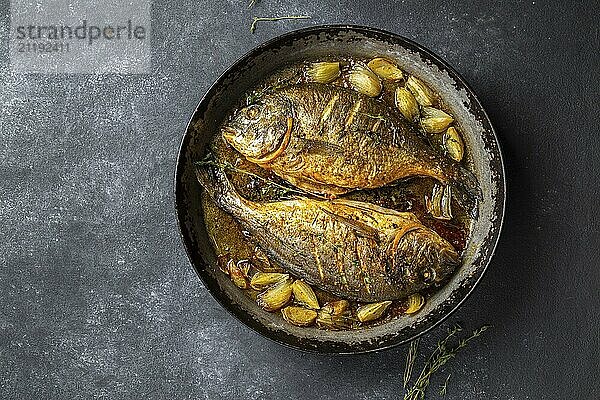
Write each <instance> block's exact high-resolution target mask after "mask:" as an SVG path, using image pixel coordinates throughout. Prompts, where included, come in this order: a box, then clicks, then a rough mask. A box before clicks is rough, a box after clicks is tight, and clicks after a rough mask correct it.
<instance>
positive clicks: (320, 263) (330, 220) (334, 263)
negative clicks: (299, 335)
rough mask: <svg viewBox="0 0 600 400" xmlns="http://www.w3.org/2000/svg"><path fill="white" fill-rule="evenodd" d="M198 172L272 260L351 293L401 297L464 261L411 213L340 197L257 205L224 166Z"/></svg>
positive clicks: (358, 297) (441, 277) (324, 286)
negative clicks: (239, 189) (240, 192)
mask: <svg viewBox="0 0 600 400" xmlns="http://www.w3.org/2000/svg"><path fill="white" fill-rule="evenodd" d="M197 176H198V180H199V182H200V183H201V185H202V186H203V187H204V188H205V190H206V191H207V192H208V194H209V195H210V196H211V197H212V198H213V200H214V201H215V203H216V204H217V206H219V207H220V208H221V209H223V210H224V211H225V212H227V213H229V214H231V215H232V216H233V217H234V218H235V219H236V220H237V221H238V222H239V223H240V224H241V226H242V227H243V228H244V229H245V230H247V231H248V232H250V234H251V235H252V238H253V240H254V241H256V242H257V243H256V244H258V245H259V246H261V247H262V248H263V249H265V251H267V253H268V254H269V255H270V257H271V259H272V260H273V261H275V262H276V263H277V264H278V265H280V266H281V267H283V268H284V269H286V270H287V271H289V272H291V273H293V274H295V275H297V276H299V277H301V278H303V279H305V280H306V281H307V282H308V283H310V284H312V285H315V286H316V287H319V288H321V289H323V290H326V291H328V292H330V293H333V294H336V295H339V296H341V297H344V298H347V299H355V300H360V301H382V300H393V299H400V298H404V297H406V296H408V295H410V294H412V293H416V292H419V291H421V290H423V289H424V288H427V287H430V286H432V285H436V284H437V283H439V282H440V281H442V280H444V279H445V278H446V277H448V276H449V275H450V274H451V273H452V272H453V270H454V269H455V267H456V266H457V265H458V263H459V256H458V254H457V252H456V250H455V249H454V248H453V247H452V245H451V244H450V243H448V242H447V241H446V240H445V239H443V238H442V237H440V236H439V235H438V234H437V233H436V232H434V231H433V230H431V229H429V228H427V227H425V226H423V225H422V224H421V222H419V220H418V219H417V218H416V217H415V216H414V214H412V213H408V212H398V211H394V210H390V209H386V208H382V207H379V206H375V205H372V204H369V203H363V202H357V201H350V200H343V199H338V200H312V199H306V198H302V199H297V200H286V201H276V202H270V203H256V202H251V201H249V200H247V199H244V198H242V197H241V196H239V195H238V194H237V192H236V191H235V189H234V188H233V186H232V185H231V183H230V182H229V180H228V179H227V177H226V176H225V173H224V172H223V171H221V170H218V169H198V170H197Z"/></svg>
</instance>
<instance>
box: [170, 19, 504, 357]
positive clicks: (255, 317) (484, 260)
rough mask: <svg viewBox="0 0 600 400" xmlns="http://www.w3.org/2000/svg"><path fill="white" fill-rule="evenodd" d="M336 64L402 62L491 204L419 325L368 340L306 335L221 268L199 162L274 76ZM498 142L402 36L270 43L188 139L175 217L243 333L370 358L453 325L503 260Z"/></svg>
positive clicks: (219, 91)
mask: <svg viewBox="0 0 600 400" xmlns="http://www.w3.org/2000/svg"><path fill="white" fill-rule="evenodd" d="M328 56H335V57H337V56H339V57H340V58H342V57H348V56H351V57H358V58H372V57H376V56H385V57H387V58H390V59H393V60H395V61H396V62H397V63H398V65H399V66H400V67H401V68H402V69H403V70H404V71H406V72H408V73H410V74H413V75H415V76H417V77H419V78H420V79H421V80H423V81H425V82H426V83H427V84H429V86H431V87H432V88H434V90H435V91H436V92H438V93H439V94H440V95H441V97H442V98H443V101H444V102H445V104H447V105H448V106H449V108H450V110H451V111H452V114H453V116H454V118H455V121H456V122H455V124H456V125H457V126H458V127H459V128H460V131H461V132H462V133H463V138H464V141H465V144H466V147H467V158H466V162H467V164H468V165H469V167H470V169H471V170H472V171H473V172H474V173H475V175H476V176H477V178H478V179H479V183H480V185H481V188H482V190H483V193H484V198H483V200H482V201H481V203H480V205H479V218H478V219H477V220H476V221H474V222H473V224H472V231H471V237H470V238H469V241H468V243H467V245H466V248H465V251H464V253H463V265H462V266H461V268H460V269H459V270H458V271H457V272H456V273H455V274H454V276H453V277H452V279H451V280H450V281H449V282H448V283H447V284H446V285H445V286H444V287H443V288H441V289H440V290H439V291H438V292H436V293H435V294H434V295H433V296H432V297H431V298H429V299H428V301H427V303H426V305H425V306H424V308H423V309H422V310H421V311H420V312H419V313H417V314H415V315H412V316H401V317H399V318H397V319H395V320H393V321H391V322H389V323H385V324H382V325H380V326H375V327H370V328H366V329H362V330H359V331H341V332H333V331H325V330H320V329H317V328H298V327H295V326H292V325H290V324H288V323H287V322H285V321H283V319H282V318H281V317H280V316H279V315H278V313H273V314H271V313H268V312H266V311H263V310H262V309H260V308H259V307H258V306H257V305H256V304H255V302H254V301H252V300H251V299H250V298H248V297H247V296H246V295H244V294H243V293H242V291H240V290H239V289H237V288H236V287H235V286H234V285H233V284H232V283H231V282H230V280H229V279H228V277H227V276H225V275H224V274H223V273H222V272H220V271H218V269H217V268H216V254H215V252H214V250H213V249H212V247H211V245H210V244H209V239H208V235H207V233H206V229H205V225H204V220H203V213H202V206H201V202H200V194H201V191H202V188H201V187H200V185H199V184H198V182H197V181H196V178H195V175H194V165H193V163H194V161H198V160H200V159H202V158H203V156H204V152H205V149H206V147H207V144H208V143H209V142H210V140H211V138H213V136H214V135H218V134H219V132H218V127H219V125H220V124H221V122H222V120H223V118H224V117H225V116H226V114H227V113H228V112H229V111H230V110H231V109H232V108H233V107H235V105H236V103H237V102H238V100H239V98H240V96H242V94H243V93H244V92H246V91H248V90H249V89H251V88H253V87H255V86H256V85H257V84H258V83H259V82H260V81H262V80H264V78H266V77H268V76H270V75H271V74H272V73H273V72H274V71H275V70H277V69H279V68H281V67H284V66H286V65H289V64H292V63H297V62H300V61H306V60H314V59H319V58H324V57H328ZM503 168H504V167H503V164H502V156H501V153H500V148H499V145H498V140H497V138H496V134H495V133H494V129H493V128H492V126H491V124H490V121H489V119H488V117H487V115H486V113H485V111H484V110H483V108H482V107H481V104H480V103H479V101H478V100H477V98H476V97H475V95H474V94H473V91H472V90H471V89H470V88H469V87H468V86H467V84H466V83H465V82H464V81H463V79H462V78H461V77H460V76H459V75H458V74H457V73H456V71H454V70H453V69H452V68H451V67H450V66H448V65H447V64H446V63H445V62H444V61H442V60H441V59H440V58H438V57H437V56H436V55H434V54H433V53H431V52H430V51H429V50H426V49H424V48H423V47H421V46H420V45H418V44H416V43H414V42H412V41H410V40H408V39H405V38H403V37H400V36H398V35H395V34H392V33H389V32H385V31H381V30H378V29H373V28H366V27H360V26H340V25H334V26H317V27H311V28H307V29H302V30H298V31H294V32H290V33H288V34H285V35H282V36H280V37H278V38H275V39H273V40H270V41H268V42H266V43H264V44H262V45H260V46H258V47H257V48H255V49H254V50H252V51H250V52H249V53H248V54H246V55H245V56H243V57H242V58H241V59H239V60H238V61H237V62H236V63H234V64H233V65H232V66H231V67H230V68H229V69H228V70H227V71H225V73H224V74H223V75H221V77H220V78H219V79H217V81H216V82H215V83H214V84H213V85H212V87H211V88H210V89H209V91H208V92H207V93H206V94H205V95H204V97H203V98H202V100H200V103H199V104H198V107H197V108H196V111H195V112H194V114H193V116H192V118H191V119H190V122H189V124H188V127H187V131H186V133H185V135H184V136H183V140H182V142H181V147H180V149H179V157H178V160H177V169H176V172H175V209H176V212H177V217H178V220H179V228H180V230H181V236H182V240H183V243H184V245H185V249H186V251H187V254H188V257H189V259H190V261H191V263H192V265H193V266H194V269H195V270H196V272H197V273H198V276H199V277H200V278H201V279H202V281H203V282H204V285H205V286H206V288H207V289H208V290H209V292H210V293H211V294H212V295H213V296H214V297H215V299H217V301H218V302H219V303H220V304H221V305H222V306H223V307H225V309H227V310H228V311H229V312H231V313H232V314H233V315H234V316H235V317H236V318H238V319H239V320H240V321H242V322H243V323H244V324H246V325H247V326H249V327H250V328H252V329H254V330H255V331H256V332H258V333H260V334H261V335H263V336H265V337H267V338H269V339H272V340H274V341H276V342H278V343H281V344H284V345H288V346H291V347H293V348H296V349H301V350H308V351H316V352H324V353H362V352H368V351H373V350H380V349H384V348H388V347H391V346H394V345H398V344H401V343H405V342H407V341H410V340H412V339H414V338H415V337H417V336H419V335H421V334H423V333H425V332H427V331H428V330H429V329H431V328H432V327H434V326H435V325H437V324H439V323H440V322H441V321H442V320H443V319H445V318H446V317H448V315H450V314H451V313H452V312H453V311H454V310H456V308H457V307H458V306H459V305H460V304H461V303H462V302H463V301H464V300H465V298H466V297H467V296H468V295H469V293H470V292H471V291H472V290H473V288H474V287H475V285H477V282H478V281H479V280H480V278H481V276H482V275H483V273H484V271H485V269H486V267H487V265H488V263H489V261H490V258H491V257H492V255H493V253H494V248H495V246H496V242H497V241H498V236H499V234H500V229H501V226H502V217H503V214H504V202H505V181H504V169H503Z"/></svg>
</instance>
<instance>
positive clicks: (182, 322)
mask: <svg viewBox="0 0 600 400" xmlns="http://www.w3.org/2000/svg"><path fill="white" fill-rule="evenodd" d="M551 3H552V4H549V2H546V1H539V0H538V1H525V2H523V1H473V2H458V1H455V2H452V1H446V2H438V1H424V0H417V1H408V0H407V1H397V2H385V1H372V0H361V1H314V0H313V1H306V0H305V1H300V2H290V1H282V0H263V1H262V2H260V3H258V4H257V6H256V7H255V8H254V9H252V10H247V9H246V6H245V2H244V0H239V1H238V0H236V1H210V2H209V1H198V2H192V1H189V0H187V1H186V0H178V1H162V2H158V1H157V2H154V4H153V11H152V15H153V20H152V28H153V39H152V40H153V42H152V43H153V67H152V71H153V72H152V74H150V75H147V76H117V75H111V76H94V75H79V76H76V75H73V76H65V75H55V76H52V75H47V76H44V75H17V74H11V73H10V71H9V68H8V65H9V64H8V62H9V60H8V59H7V40H6V39H7V30H6V29H2V30H1V31H0V32H1V33H0V35H1V37H2V41H1V48H0V54H2V59H1V67H0V68H1V69H0V128H1V130H0V182H1V183H0V237H1V238H2V241H1V244H0V261H1V269H0V398H3V399H4V398H7V399H8V398H11V399H12V398H15V399H16V398H24V399H29V398H32V399H38V398H64V399H74V398H92V397H97V398H110V399H119V398H169V399H183V398H186V399H187V398H206V399H219V398H223V399H234V398H236V399H239V398H289V399H299V398H303V399H312V398H320V399H371V398H381V399H397V398H401V393H402V391H401V386H402V384H401V380H402V378H401V377H402V371H403V367H404V357H405V352H406V348H405V347H399V348H395V349H392V350H389V351H384V352H381V353H376V354H369V355H361V356H352V357H350V356H346V357H334V356H319V355H311V354H303V353H300V352H297V351H294V350H290V349H287V348H283V347H281V346H279V345H277V344H274V343H271V342H269V341H267V340H266V339H263V338H261V337H259V336H258V335H256V334H254V333H253V332H251V331H249V329H247V328H246V327H244V326H242V325H241V324H240V323H238V322H237V321H236V320H234V319H233V317H231V316H230V315H229V314H228V313H227V312H226V311H225V310H223V309H222V308H221V307H220V306H219V305H218V304H216V302H215V301H214V300H213V299H212V298H211V296H210V295H209V294H208V293H207V292H206V290H205V289H204V288H203V287H202V284H201V283H200V282H199V280H198V278H197V277H196V275H195V273H194V272H193V270H192V268H191V267H190V265H189V263H188V261H187V259H186V257H185V254H184V250H183V247H182V245H181V243H180V240H179V236H178V232H177V227H176V222H175V215H174V212H173V194H172V178H173V170H174V166H175V157H176V154H177V147H178V144H179V141H180V139H181V137H182V135H183V132H184V128H185V125H186V123H187V120H188V118H189V116H190V115H191V114H192V112H193V110H194V108H195V106H196V104H197V102H198V100H199V98H200V96H201V95H202V94H203V93H204V92H205V91H206V90H207V88H208V87H209V85H210V84H211V83H212V82H213V81H214V80H215V79H216V78H217V76H218V75H219V74H220V73H221V72H222V71H224V70H225V69H226V68H227V67H228V66H229V65H230V64H231V63H232V62H233V61H234V60H235V59H236V58H238V57H239V56H241V55H242V54H243V53H244V52H246V51H248V50H249V49H251V48H252V47H254V46H256V45H257V44H259V43H261V42H263V41H265V40H267V39H269V38H271V37H274V36H276V35H279V34H281V33H283V32H286V31H288V30H291V29H295V28H300V27H303V26H308V25H313V24H320V23H356V24H364V25H370V26H374V27H378V28H383V29H387V30H390V31H392V32H395V33H398V34H401V35H404V36H406V37H408V38H410V39H413V40H415V41H417V42H419V43H421V44H422V45H424V46H425V47H428V48H430V49H431V50H433V51H434V52H435V53H437V54H439V55H440V56H442V57H443V58H444V59H445V60H447V61H448V62H449V63H450V64H451V65H453V66H454V67H455V68H456V69H457V70H458V71H459V73H461V74H462V75H463V76H464V77H465V78H466V80H467V81H468V82H469V83H470V84H471V85H472V87H473V88H474V90H475V92H476V93H478V94H479V97H480V99H481V102H482V103H483V105H484V107H485V108H486V110H487V111H488V113H489V115H490V118H491V120H492V122H493V123H494V125H495V127H496V129H497V132H498V136H499V137H500V141H501V144H502V147H503V150H504V154H505V163H506V172H507V177H508V185H509V191H508V196H509V200H508V205H507V215H506V218H505V226H504V230H503V233H502V236H501V239H500V243H499V246H498V249H497V252H496V256H495V258H494V259H493V261H492V263H491V265H490V268H489V270H488V272H487V274H486V275H485V277H484V279H483V281H482V282H481V284H480V286H479V287H478V288H477V289H476V291H475V292H474V293H473V295H472V296H471V297H470V298H469V299H468V301H467V302H466V303H465V304H464V305H463V306H462V308H461V309H460V310H459V311H458V312H457V313H456V314H454V315H453V316H452V317H451V318H450V321H449V323H452V322H459V321H460V322H463V325H464V326H465V327H466V328H471V329H472V328H476V327H479V326H480V325H483V324H493V325H494V328H493V329H492V330H490V331H488V332H486V333H485V335H484V336H483V337H482V338H480V339H479V340H477V341H476V342H474V343H473V344H472V345H470V346H469V347H468V348H467V349H466V350H465V351H464V352H462V353H460V354H459V355H458V357H457V358H456V359H455V360H453V361H452V362H451V363H450V364H448V366H447V367H445V369H444V371H443V373H440V374H439V375H438V376H437V377H436V378H434V381H433V383H432V387H431V388H432V390H431V391H430V394H431V398H437V397H439V396H438V395H437V389H438V387H439V385H440V384H441V382H442V381H443V380H444V379H445V377H446V376H447V375H448V374H449V373H451V374H452V376H451V378H450V381H449V385H448V394H447V396H446V398H448V399H528V398H530V399H565V398H569V399H596V398H598V397H599V396H600V390H599V386H598V383H597V375H598V372H600V366H599V359H600V356H599V353H598V348H599V346H600V343H599V336H600V335H599V328H598V322H599V317H598V313H599V312H600V304H599V299H598V282H599V278H600V265H599V261H600V260H599V257H598V249H599V248H600V237H599V236H600V235H599V231H598V229H599V228H598V227H599V223H598V222H599V221H598V208H599V207H598V205H599V203H600V200H599V192H598V185H599V184H600V180H599V178H598V173H599V171H600V168H599V166H598V163H599V162H600V155H599V147H600V139H599V138H600V127H599V122H600V119H599V118H598V113H599V110H598V103H599V84H598V76H599V72H600V71H599V59H598V52H599V50H600V49H599V44H598V43H599V35H598V22H597V17H598V14H599V12H600V10H599V6H598V2H596V1H588V2H582V3H579V2H577V3H578V4H575V2H568V1H562V2H561V1H554V2H551ZM0 4H1V7H2V8H1V9H2V13H1V17H0V18H1V21H0V23H1V25H2V26H8V22H9V20H8V3H7V2H6V0H2V2H1V3H0ZM288 13H290V14H308V15H311V16H312V17H313V19H312V20H310V21H287V22H279V23H264V24H262V25H259V27H258V30H257V32H256V34H255V35H251V34H250V33H249V32H248V27H249V24H250V20H251V16H252V15H266V16H271V15H282V14H288ZM82 62H85V61H84V60H82ZM447 326H448V323H447V324H445V325H444V326H441V327H438V328H437V329H435V330H434V331H432V332H431V333H430V334H429V335H428V336H427V337H426V338H425V339H424V341H423V348H422V350H423V351H425V350H427V352H428V351H429V350H430V349H431V348H432V346H433V345H434V344H435V342H436V341H437V340H438V339H439V338H440V337H442V336H443V335H444V333H445V330H446V328H447ZM423 354H425V353H423Z"/></svg>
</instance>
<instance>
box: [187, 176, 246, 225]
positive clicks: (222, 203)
mask: <svg viewBox="0 0 600 400" xmlns="http://www.w3.org/2000/svg"><path fill="white" fill-rule="evenodd" d="M194 167H195V172H196V179H198V182H199V183H200V185H201V186H202V187H203V188H204V190H206V192H207V193H208V195H209V196H210V197H211V198H212V199H213V200H214V201H215V203H217V205H218V206H219V207H220V208H222V209H223V210H225V211H226V212H229V213H231V214H234V215H236V214H238V213H239V211H240V210H242V209H245V208H247V203H248V201H247V200H245V199H243V198H242V197H241V196H240V195H239V194H238V193H237V191H236V190H235V188H234V187H233V185H232V184H231V182H229V179H227V175H225V172H224V171H223V170H222V169H220V168H218V167H216V166H211V165H202V166H200V165H195V166H194Z"/></svg>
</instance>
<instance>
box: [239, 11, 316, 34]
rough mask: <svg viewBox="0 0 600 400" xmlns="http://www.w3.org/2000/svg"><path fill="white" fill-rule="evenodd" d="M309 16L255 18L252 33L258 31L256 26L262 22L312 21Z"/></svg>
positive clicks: (251, 26) (251, 28)
mask: <svg viewBox="0 0 600 400" xmlns="http://www.w3.org/2000/svg"><path fill="white" fill-rule="evenodd" d="M310 18H311V17H310V16H309V15H286V16H284V17H254V20H253V21H252V25H250V32H251V33H254V31H256V25H257V24H258V23H259V22H260V21H281V20H284V19H310Z"/></svg>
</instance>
